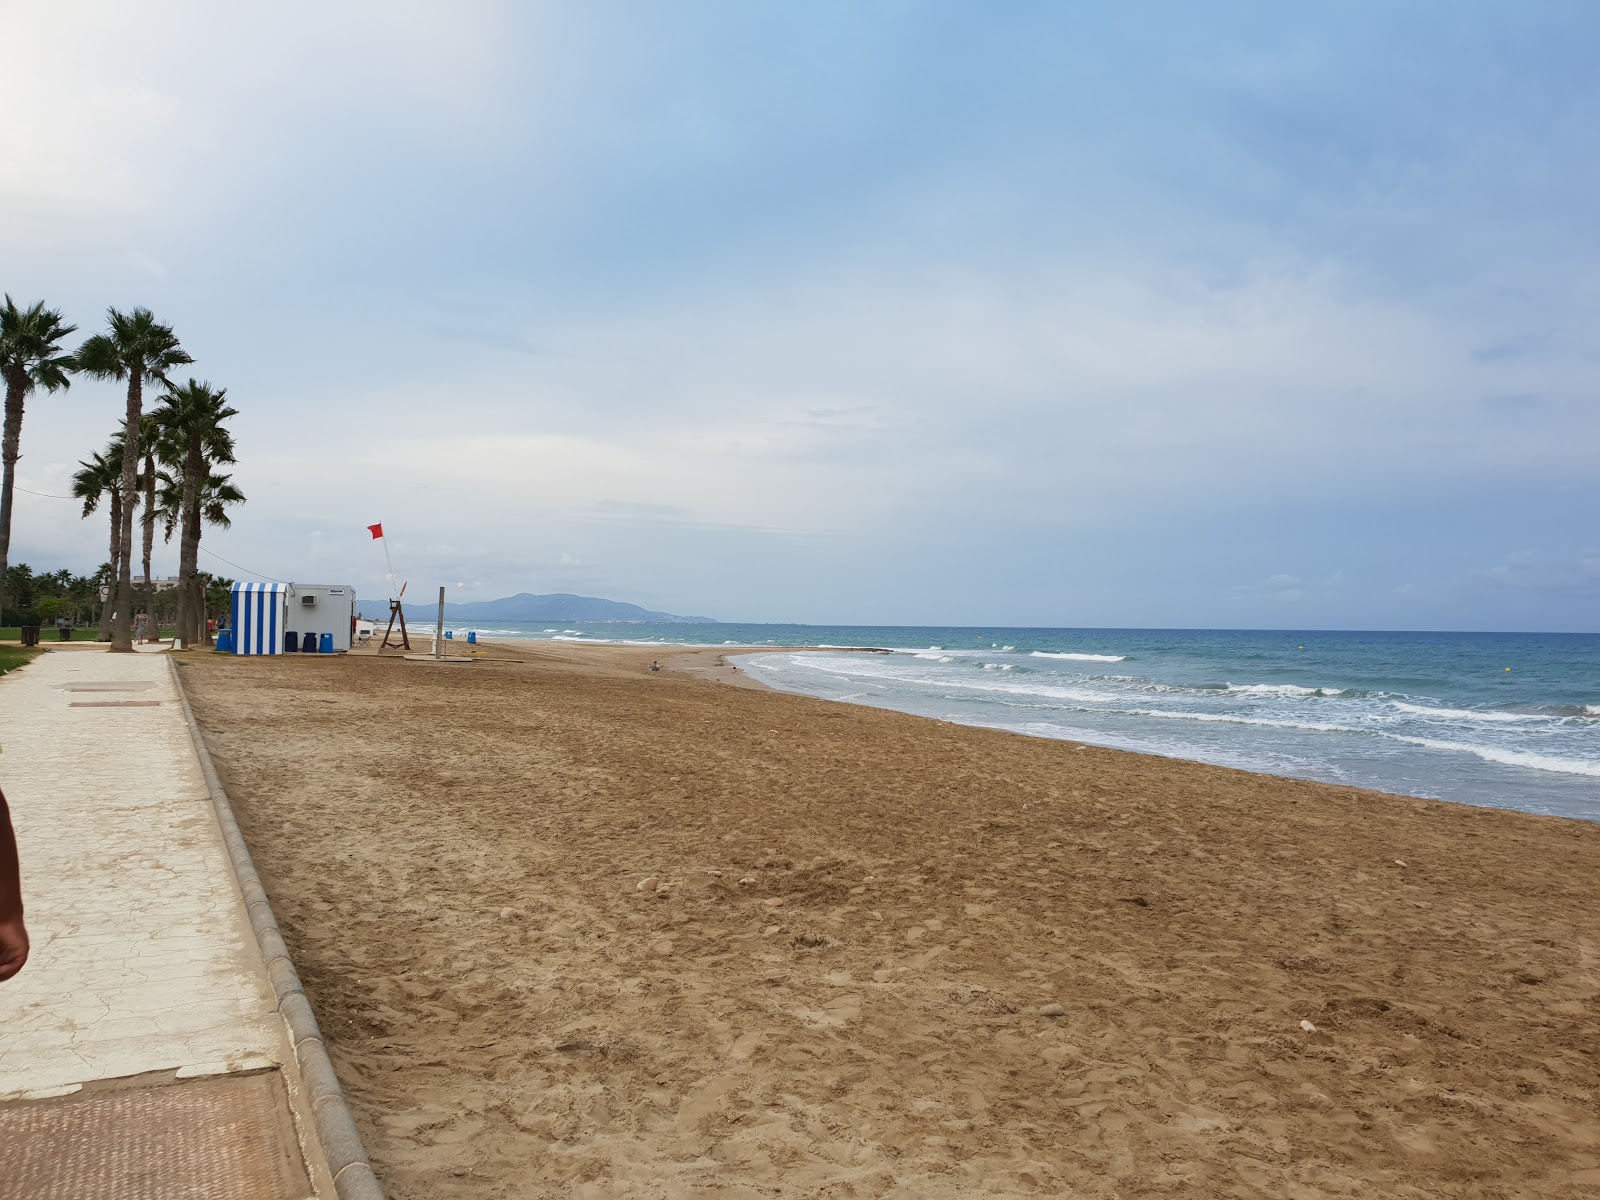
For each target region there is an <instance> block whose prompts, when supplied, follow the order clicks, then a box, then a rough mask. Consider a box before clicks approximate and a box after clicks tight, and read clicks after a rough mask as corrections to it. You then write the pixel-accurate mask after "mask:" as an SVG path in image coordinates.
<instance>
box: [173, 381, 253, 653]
mask: <svg viewBox="0 0 1600 1200" xmlns="http://www.w3.org/2000/svg"><path fill="white" fill-rule="evenodd" d="M238 415H239V410H238V409H236V408H233V407H231V406H230V405H229V404H228V389H227V388H218V387H212V386H211V384H210V383H209V382H207V383H201V382H199V381H198V380H194V379H191V380H189V382H188V383H186V384H184V385H183V386H182V387H169V388H168V389H167V394H166V395H165V396H163V397H162V398H161V407H160V408H158V409H157V410H156V413H155V417H156V423H157V426H158V427H159V429H160V431H161V432H160V438H161V449H162V458H163V460H164V461H165V462H166V463H167V464H168V466H169V467H170V468H171V470H170V471H169V472H167V473H165V474H164V475H163V479H164V480H165V487H164V490H163V495H162V500H161V505H160V507H161V509H162V511H164V512H165V514H166V519H167V529H166V536H167V538H168V539H169V540H170V539H171V537H172V532H173V529H174V527H175V526H178V525H180V524H181V526H182V530H183V533H182V536H181V538H180V539H179V542H178V636H179V637H180V638H182V639H183V640H184V641H185V642H188V643H197V642H200V641H201V640H202V639H203V637H204V633H205V613H206V606H205V600H204V596H203V593H201V592H200V590H199V588H200V584H199V581H198V577H199V570H200V562H199V559H200V530H201V526H202V524H203V522H204V521H205V520H211V521H212V523H213V524H222V525H224V526H226V524H227V520H226V514H225V513H223V510H222V509H221V508H220V507H219V508H216V509H215V511H216V512H218V513H222V516H223V519H222V520H221V521H217V520H215V519H213V518H211V517H209V516H207V514H206V512H205V509H206V505H207V504H208V503H211V504H219V503H220V504H223V505H226V504H234V503H239V502H240V501H242V500H243V499H244V495H243V494H242V493H240V492H239V491H238V489H237V488H234V487H233V486H232V485H231V484H227V483H226V481H227V480H228V479H229V478H230V477H229V476H221V477H220V478H221V480H222V481H223V483H224V484H225V485H226V487H225V488H223V490H221V491H216V490H215V489H214V494H212V495H211V496H210V498H209V499H208V498H207V492H206V489H207V487H208V486H210V485H211V481H212V480H214V479H216V478H218V477H216V476H213V475H212V473H211V468H212V467H214V466H227V465H231V464H232V463H233V462H234V461H235V460H234V446H233V434H231V433H230V432H228V430H227V429H226V428H224V426H223V422H224V421H226V420H227V419H228V418H229V417H236V416H238Z"/></svg>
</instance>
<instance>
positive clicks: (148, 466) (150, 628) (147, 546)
mask: <svg viewBox="0 0 1600 1200" xmlns="http://www.w3.org/2000/svg"><path fill="white" fill-rule="evenodd" d="M155 542H156V458H155V455H154V454H152V453H151V452H150V451H149V450H148V449H146V450H145V455H144V615H145V621H144V640H145V641H147V642H159V641H160V640H161V626H160V624H159V623H158V622H157V621H156V593H155V588H154V587H152V586H151V583H150V554H151V551H152V550H153V549H154V548H155Z"/></svg>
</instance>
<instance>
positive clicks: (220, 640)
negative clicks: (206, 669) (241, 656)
mask: <svg viewBox="0 0 1600 1200" xmlns="http://www.w3.org/2000/svg"><path fill="white" fill-rule="evenodd" d="M217 653H218V654H232V653H233V630H231V629H219V630H217Z"/></svg>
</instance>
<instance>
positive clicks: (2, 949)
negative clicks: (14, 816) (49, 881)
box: [0, 792, 28, 983]
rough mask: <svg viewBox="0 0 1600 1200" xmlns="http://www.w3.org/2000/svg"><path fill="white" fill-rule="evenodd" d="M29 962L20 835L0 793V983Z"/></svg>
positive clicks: (4, 795) (2, 793) (2, 794)
mask: <svg viewBox="0 0 1600 1200" xmlns="http://www.w3.org/2000/svg"><path fill="white" fill-rule="evenodd" d="M27 961H28V929H27V927H26V926H25V925H24V924H23V923H22V868H21V867H20V865H19V864H18V862H17V835H16V832H15V831H14V830H13V829H12V828H11V810H10V809H9V808H7V807H6V794H5V793H4V792H0V983H4V982H5V981H6V980H7V979H10V978H11V977H12V976H13V975H15V974H16V973H17V972H18V971H20V970H22V966H23V964H24V963H26V962H27Z"/></svg>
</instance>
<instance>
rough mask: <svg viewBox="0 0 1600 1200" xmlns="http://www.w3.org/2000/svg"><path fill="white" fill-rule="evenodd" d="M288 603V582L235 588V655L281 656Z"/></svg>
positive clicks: (238, 585) (253, 584)
mask: <svg viewBox="0 0 1600 1200" xmlns="http://www.w3.org/2000/svg"><path fill="white" fill-rule="evenodd" d="M288 604H289V585H288V584H286V583H235V584H234V585H233V620H232V622H231V624H232V625H233V652H234V653H235V654H282V653H283V630H284V617H285V615H286V610H287V608H288Z"/></svg>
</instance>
